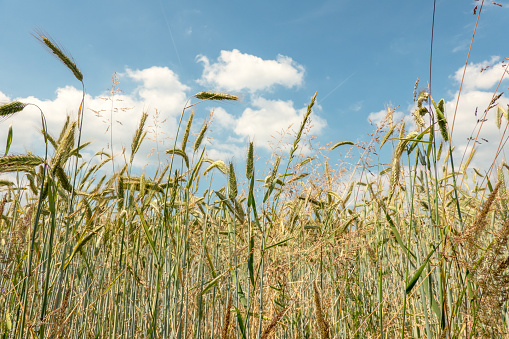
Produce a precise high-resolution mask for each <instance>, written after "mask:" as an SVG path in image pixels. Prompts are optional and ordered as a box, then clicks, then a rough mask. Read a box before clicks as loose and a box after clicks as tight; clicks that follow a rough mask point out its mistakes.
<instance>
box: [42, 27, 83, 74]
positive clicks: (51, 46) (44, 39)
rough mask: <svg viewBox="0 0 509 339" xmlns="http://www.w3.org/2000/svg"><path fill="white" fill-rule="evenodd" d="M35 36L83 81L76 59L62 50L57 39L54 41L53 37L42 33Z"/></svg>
mask: <svg viewBox="0 0 509 339" xmlns="http://www.w3.org/2000/svg"><path fill="white" fill-rule="evenodd" d="M36 34H37V35H36V36H35V35H34V36H35V37H36V39H37V40H39V41H41V42H42V43H43V44H44V45H45V46H46V47H47V48H48V49H49V50H50V51H51V52H52V53H53V54H54V55H55V56H56V57H57V58H58V59H60V61H62V63H63V64H64V65H65V66H67V68H68V69H69V70H70V71H71V72H72V73H73V74H74V76H75V77H76V79H78V81H81V82H82V81H83V74H82V73H81V71H80V70H79V69H78V67H77V66H76V64H75V63H74V61H73V60H72V59H71V58H70V57H68V56H67V55H65V53H64V52H62V49H61V48H60V47H59V46H58V44H57V43H56V42H55V41H52V39H51V38H48V37H46V36H44V35H42V34H41V33H36Z"/></svg>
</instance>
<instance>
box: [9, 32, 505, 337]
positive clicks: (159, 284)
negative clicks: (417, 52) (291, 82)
mask: <svg viewBox="0 0 509 339" xmlns="http://www.w3.org/2000/svg"><path fill="white" fill-rule="evenodd" d="M39 39H40V41H41V42H42V43H43V44H44V45H45V46H47V47H48V49H49V50H50V52H51V53H53V54H55V56H56V57H57V58H58V59H59V60H60V61H61V62H62V64H63V65H64V66H65V67H67V68H68V69H69V70H70V71H72V73H73V74H74V76H75V78H76V79H77V80H78V81H80V82H83V75H82V74H81V72H80V70H79V69H78V68H77V67H76V65H75V64H74V62H73V61H72V60H71V59H69V58H68V57H67V56H66V54H64V53H63V52H62V51H61V50H60V48H59V47H58V45H56V44H55V43H54V42H53V41H52V40H50V39H47V38H46V37H45V36H42V35H40V36H39ZM417 88H418V84H417V83H416V86H415V89H416V90H417ZM414 93H415V94H414V101H415V103H416V107H417V108H416V110H415V112H414V114H413V117H414V122H415V123H414V125H413V126H414V127H413V128H411V129H410V128H409V127H408V126H405V124H404V123H403V122H400V121H395V120H394V119H393V116H392V114H393V111H391V110H388V112H387V116H386V117H385V119H384V120H383V121H382V124H381V125H380V126H378V128H377V129H376V131H374V132H373V135H372V139H371V141H370V142H368V143H367V144H364V145H358V144H355V143H353V142H350V141H343V142H339V143H336V144H331V145H330V146H329V151H332V150H334V149H336V148H343V147H358V148H361V149H362V150H363V151H362V152H364V153H363V157H362V161H360V162H358V163H357V164H352V166H351V167H349V170H348V171H344V172H343V171H338V170H331V169H330V166H329V163H328V162H327V161H326V160H324V159H325V158H323V157H320V158H317V157H313V156H309V155H308V156H306V155H303V154H302V153H301V152H299V147H300V146H301V144H302V142H303V138H304V137H305V135H306V131H307V128H308V124H309V119H310V116H312V114H313V113H312V112H313V106H314V104H315V100H316V97H317V94H315V96H314V97H313V99H312V101H311V102H310V104H309V106H308V109H307V113H306V114H305V115H304V118H303V121H302V123H301V125H300V127H299V128H298V130H297V133H296V134H295V135H293V143H291V144H290V145H289V146H288V147H287V148H281V149H282V150H286V151H281V152H280V153H276V152H275V153H274V154H273V155H272V157H270V158H269V160H268V162H269V163H268V164H269V166H268V168H269V170H268V171H267V172H266V173H263V172H260V171H259V170H258V169H257V168H256V167H257V165H258V164H259V163H260V162H259V161H257V157H256V150H255V149H254V147H253V143H249V144H248V145H246V150H245V153H246V161H245V164H244V165H243V166H242V167H240V166H238V165H237V166H234V165H233V164H232V163H225V162H224V161H222V160H217V159H208V158H207V157H206V153H205V147H204V145H203V140H204V137H206V133H207V129H208V127H209V126H208V124H207V123H205V124H204V125H203V126H202V127H201V130H200V132H199V134H197V135H196V136H193V135H192V134H191V133H190V130H191V126H192V124H193V117H194V113H193V112H192V110H191V109H190V108H191V107H193V109H194V108H196V109H198V107H199V105H200V103H201V102H203V101H235V100H237V99H238V98H237V97H236V96H235V95H230V94H225V93H214V92H200V93H197V94H196V95H194V96H193V97H191V98H189V101H188V105H187V106H186V107H183V108H182V115H181V116H180V122H179V130H178V135H177V136H175V139H174V140H175V143H174V145H173V147H172V148H170V149H167V150H165V151H166V157H165V159H164V163H161V165H160V167H158V168H156V169H152V173H155V174H154V175H148V174H146V173H141V174H140V173H137V172H136V171H135V170H133V166H132V163H133V159H134V157H136V153H137V151H138V150H139V148H140V145H141V144H142V143H143V141H144V139H145V136H146V126H145V123H146V119H147V114H143V116H142V118H141V120H140V122H139V126H138V129H137V130H135V131H133V138H132V143H131V146H130V149H129V150H128V151H129V152H127V154H130V155H129V156H128V157H127V158H126V160H125V161H124V162H123V163H121V164H120V165H118V162H116V163H115V166H113V167H112V166H111V165H112V162H113V156H112V154H109V153H107V152H104V151H101V152H98V153H97V154H96V158H95V159H93V160H95V161H85V160H83V158H82V157H81V155H80V152H82V151H83V149H85V148H89V147H92V146H91V145H89V144H88V143H84V142H83V141H82V140H81V130H82V126H83V124H86V123H87V119H86V114H85V112H84V110H83V102H82V103H81V105H80V106H79V107H80V112H79V114H78V120H77V121H72V119H67V121H66V123H65V125H64V126H62V129H61V132H60V134H59V135H51V134H50V133H49V132H48V131H47V128H46V125H45V118H44V112H42V111H41V130H42V133H43V135H44V138H45V142H46V150H47V151H46V154H45V155H41V156H38V155H35V154H32V153H30V152H27V153H26V154H16V155H12V154H10V153H9V149H10V146H11V142H12V141H11V140H12V139H11V138H12V131H11V133H9V137H10V138H8V140H7V141H6V142H5V144H6V151H5V155H4V156H2V157H0V172H1V173H4V174H8V175H9V176H7V177H6V178H12V177H18V178H23V180H24V182H27V185H26V186H20V185H19V182H21V181H22V180H21V179H20V180H19V181H18V182H16V181H12V180H8V179H4V180H1V181H0V188H1V195H0V241H1V247H0V251H1V252H0V258H1V260H0V272H1V275H0V288H1V291H2V292H1V294H0V309H2V310H4V311H3V312H1V313H0V317H1V319H0V334H1V336H2V338H60V337H65V338H119V337H123V338H322V339H325V338H386V337H387V338H394V337H402V338H407V337H412V338H439V337H443V338H477V337H493V338H495V337H497V338H498V337H503V336H506V335H507V334H508V332H509V328H508V324H509V312H508V309H507V306H508V302H507V299H508V296H509V295H508V289H509V251H508V248H507V243H508V238H509V214H508V211H509V209H508V205H507V204H508V201H509V195H508V192H507V188H506V182H505V178H504V177H505V176H506V175H507V171H508V170H509V166H508V165H507V164H506V162H505V161H504V160H503V159H493V160H494V162H493V165H492V166H491V167H489V165H488V166H487V168H486V171H484V172H483V171H480V170H479V169H475V168H471V167H470V166H469V163H470V160H471V159H472V156H473V155H474V153H473V152H472V153H471V154H470V156H467V157H466V158H465V160H464V161H463V162H462V163H460V161H459V159H456V158H454V157H453V156H452V154H453V147H454V143H453V140H450V135H451V131H450V123H449V122H448V121H447V119H446V116H449V117H450V116H451V115H452V112H447V114H446V112H445V111H444V101H443V100H438V99H437V98H433V97H432V95H430V94H429V90H428V89H424V90H422V91H420V92H418V93H417V92H414ZM83 97H85V96H83ZM495 97H496V95H495V94H494V100H493V102H492V103H491V104H490V107H489V108H493V109H494V110H496V112H497V121H496V123H497V125H498V127H499V128H501V129H504V128H506V127H507V125H508V121H509V120H508V118H509V115H508V111H507V108H504V107H501V106H497V103H496V99H497V98H495ZM79 104H80V103H77V105H79ZM27 105H30V103H24V102H17V101H15V102H11V103H7V104H4V105H1V106H0V116H2V117H6V116H11V115H15V114H22V111H23V109H25V107H26V106H27ZM486 108H488V107H486ZM490 123H493V122H490ZM2 128H6V127H5V126H4V127H2ZM473 137H474V138H475V135H474V136H473ZM499 145H501V146H500V147H503V144H502V141H500V144H499ZM380 150H383V151H385V152H387V150H389V151H390V152H391V154H392V156H391V160H390V163H388V164H382V162H381V161H380V160H379V158H378V157H377V154H378V153H379V152H380ZM99 157H102V159H103V160H102V161H101V162H98V161H96V160H97V158H99ZM373 159H374V160H373ZM495 160H496V161H495ZM115 161H118V159H115ZM345 161H346V159H345ZM106 167H108V169H106ZM111 168H113V169H114V171H112V170H111ZM147 173H148V172H147Z"/></svg>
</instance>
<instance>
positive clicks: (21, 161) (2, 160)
mask: <svg viewBox="0 0 509 339" xmlns="http://www.w3.org/2000/svg"><path fill="white" fill-rule="evenodd" d="M43 162H44V159H42V158H40V157H38V156H36V155H33V154H26V155H9V156H5V157H0V172H16V171H24V172H28V171H32V170H33V169H34V167H36V166H38V165H40V164H42V163H43Z"/></svg>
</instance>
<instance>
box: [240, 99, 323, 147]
mask: <svg viewBox="0 0 509 339" xmlns="http://www.w3.org/2000/svg"><path fill="white" fill-rule="evenodd" d="M306 109H307V107H302V108H300V109H296V108H295V107H294V103H293V102H292V101H291V100H289V101H283V100H268V99H265V98H262V97H258V98H254V99H253V101H252V108H251V107H249V108H246V109H245V110H244V112H242V115H241V116H240V117H239V118H238V119H236V122H235V133H236V134H237V135H239V136H243V137H245V138H250V139H254V140H255V141H257V144H259V145H260V146H263V147H266V148H270V146H269V144H268V142H269V141H271V140H273V138H274V137H277V136H278V134H281V133H285V131H287V130H288V128H289V127H290V126H291V129H292V130H293V131H294V132H296V131H297V130H298V129H299V127H300V124H301V123H302V119H303V117H304V114H305V113H306ZM310 119H311V121H312V123H313V128H312V130H311V133H312V134H317V133H319V132H320V131H321V129H322V128H323V127H324V126H325V120H323V119H322V118H320V117H319V116H318V115H316V114H313V115H311V118H310Z"/></svg>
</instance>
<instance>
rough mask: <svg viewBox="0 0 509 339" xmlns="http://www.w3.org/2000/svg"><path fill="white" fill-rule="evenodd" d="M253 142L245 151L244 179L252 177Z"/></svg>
mask: <svg viewBox="0 0 509 339" xmlns="http://www.w3.org/2000/svg"><path fill="white" fill-rule="evenodd" d="M253 153H254V150H253V142H252V141H251V142H250V143H249V148H248V149H247V166H246V178H248V179H251V178H252V177H253V175H254V159H253V158H254V157H253Z"/></svg>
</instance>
